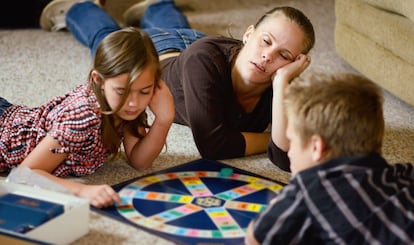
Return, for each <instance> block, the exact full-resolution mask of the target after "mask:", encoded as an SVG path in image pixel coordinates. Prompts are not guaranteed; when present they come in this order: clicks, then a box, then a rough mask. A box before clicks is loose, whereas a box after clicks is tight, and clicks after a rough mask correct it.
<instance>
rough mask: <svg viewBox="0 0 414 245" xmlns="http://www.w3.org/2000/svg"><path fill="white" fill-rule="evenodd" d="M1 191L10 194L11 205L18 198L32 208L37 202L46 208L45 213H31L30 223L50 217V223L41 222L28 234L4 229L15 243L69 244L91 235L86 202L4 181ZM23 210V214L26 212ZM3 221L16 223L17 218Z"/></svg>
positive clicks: (2, 232) (1, 182) (1, 230)
mask: <svg viewBox="0 0 414 245" xmlns="http://www.w3.org/2000/svg"><path fill="white" fill-rule="evenodd" d="M0 188H3V191H4V190H5V191H6V196H10V197H11V198H12V199H11V201H13V198H16V197H26V198H25V202H27V203H29V204H31V203H33V202H34V200H35V201H36V202H39V203H41V205H43V206H42V209H43V210H42V212H39V211H38V210H37V211H36V210H31V211H30V212H32V215H30V216H32V217H27V220H30V219H32V220H33V219H34V218H35V217H33V216H42V217H44V216H45V215H46V216H48V217H47V221H46V222H41V223H40V225H38V226H35V227H32V228H31V229H29V230H27V231H24V232H19V231H18V230H13V229H6V228H4V227H3V228H0V233H1V234H2V237H3V238H5V237H6V236H9V237H10V238H13V239H18V238H22V240H24V239H26V240H34V241H41V242H44V243H46V244H69V243H72V242H73V241H75V240H76V239H78V238H80V237H82V236H83V235H85V234H87V233H88V232H89V212H90V207H89V202H88V201H87V200H86V199H82V198H78V197H76V196H73V195H69V194H64V193H59V192H54V191H49V190H45V189H41V188H36V187H32V186H28V185H22V184H15V183H10V182H4V181H3V180H1V181H0ZM7 198H8V199H10V198H9V197H7ZM9 201H10V200H9ZM22 210H23V209H22ZM22 210H20V211H21V212H23V211H22ZM35 211H36V212H35ZM25 212H29V211H27V210H26V211H25ZM3 216H4V215H3ZM17 216H18V215H17ZM17 216H16V217H17ZM0 218H5V219H13V214H10V215H9V216H5V217H0Z"/></svg>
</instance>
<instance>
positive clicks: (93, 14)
mask: <svg viewBox="0 0 414 245" xmlns="http://www.w3.org/2000/svg"><path fill="white" fill-rule="evenodd" d="M66 25H67V28H68V29H69V30H70V32H71V33H72V35H73V36H74V37H75V38H76V39H77V40H78V41H79V42H80V43H82V44H83V45H85V46H86V47H88V48H89V49H90V51H91V55H92V57H93V56H94V55H95V52H96V48H97V47H98V45H99V43H100V42H101V41H102V39H103V38H104V37H106V36H107V35H108V34H110V33H112V32H114V31H117V30H120V29H121V27H120V26H119V25H118V24H117V23H116V21H115V20H114V19H112V17H111V16H109V15H108V14H107V13H106V12H105V11H104V10H103V9H101V8H100V7H99V6H98V5H96V4H94V3H93V2H90V1H86V2H81V3H77V4H75V5H73V6H72V7H71V8H70V9H69V11H68V12H67V14H66Z"/></svg>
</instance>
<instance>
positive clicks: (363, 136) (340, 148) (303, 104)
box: [285, 73, 384, 158]
mask: <svg viewBox="0 0 414 245" xmlns="http://www.w3.org/2000/svg"><path fill="white" fill-rule="evenodd" d="M285 103H286V104H285V105H286V111H287V117H288V120H294V121H292V123H293V124H294V128H295V130H296V131H297V132H298V134H299V135H300V137H301V139H302V142H303V143H304V145H305V144H306V143H308V142H309V139H310V137H311V136H312V135H319V136H321V137H322V139H323V140H324V142H325V146H326V150H327V152H326V153H327V155H326V157H330V158H332V157H342V156H352V155H359V154H369V153H373V152H377V153H381V146H382V140H383V135H384V117H383V108H382V104H383V96H382V90H381V88H380V87H379V86H377V85H376V84H374V83H373V82H371V81H370V80H368V79H366V78H364V77H362V76H358V75H354V74H320V73H314V74H308V76H305V77H302V78H301V79H298V80H297V81H294V82H293V83H292V84H291V85H290V86H289V88H288V90H287V93H286V97H285Z"/></svg>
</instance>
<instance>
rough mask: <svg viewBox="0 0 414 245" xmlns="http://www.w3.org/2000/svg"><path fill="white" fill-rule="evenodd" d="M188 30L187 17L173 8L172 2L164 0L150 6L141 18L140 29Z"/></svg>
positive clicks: (175, 7)
mask: <svg viewBox="0 0 414 245" xmlns="http://www.w3.org/2000/svg"><path fill="white" fill-rule="evenodd" d="M154 27H155V28H186V29H190V24H189V23H188V20H187V17H186V16H185V15H184V14H183V13H182V12H181V11H180V10H179V9H178V8H177V6H175V3H174V1H172V0H164V1H161V0H160V1H159V2H157V3H154V4H151V5H150V6H148V8H147V9H146V10H145V12H144V15H143V16H142V17H141V28H142V29H146V28H154Z"/></svg>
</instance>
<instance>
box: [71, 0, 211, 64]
mask: <svg viewBox="0 0 414 245" xmlns="http://www.w3.org/2000/svg"><path fill="white" fill-rule="evenodd" d="M140 23H141V29H142V30H143V31H145V32H146V33H148V34H149V36H150V37H151V39H152V41H153V43H154V46H155V48H156V50H157V52H158V54H159V55H161V54H165V53H168V52H173V51H178V52H181V51H183V50H184V49H186V48H188V46H189V45H190V44H192V43H193V42H194V41H196V40H197V39H199V38H201V37H203V36H205V34H204V33H202V32H199V31H196V30H193V29H191V28H190V25H189V23H188V21H187V18H186V17H185V16H184V15H183V13H182V12H181V11H180V10H179V9H177V7H176V6H175V4H174V1H172V0H161V1H159V2H157V3H154V4H152V5H150V6H149V7H148V8H147V9H146V11H145V13H144V15H143V16H142V18H141V20H140ZM66 25H67V28H68V29H69V30H70V31H71V32H72V34H73V36H74V37H75V38H76V39H77V40H78V41H79V42H80V43H82V44H83V45H85V46H87V47H88V48H89V49H90V50H91V54H92V56H94V54H95V52H96V48H97V47H98V44H99V43H100V42H101V40H102V39H103V38H104V37H105V36H106V35H108V34H110V33H111V32H114V31H117V30H119V29H121V27H120V26H119V25H118V24H117V23H116V22H115V20H113V19H112V17H110V16H109V15H108V14H107V13H106V12H105V11H104V10H102V9H101V8H100V7H99V6H97V5H96V4H94V3H93V2H90V1H86V2H82V3H77V4H75V5H73V6H72V7H71V8H70V10H69V11H68V12H67V14H66Z"/></svg>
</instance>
